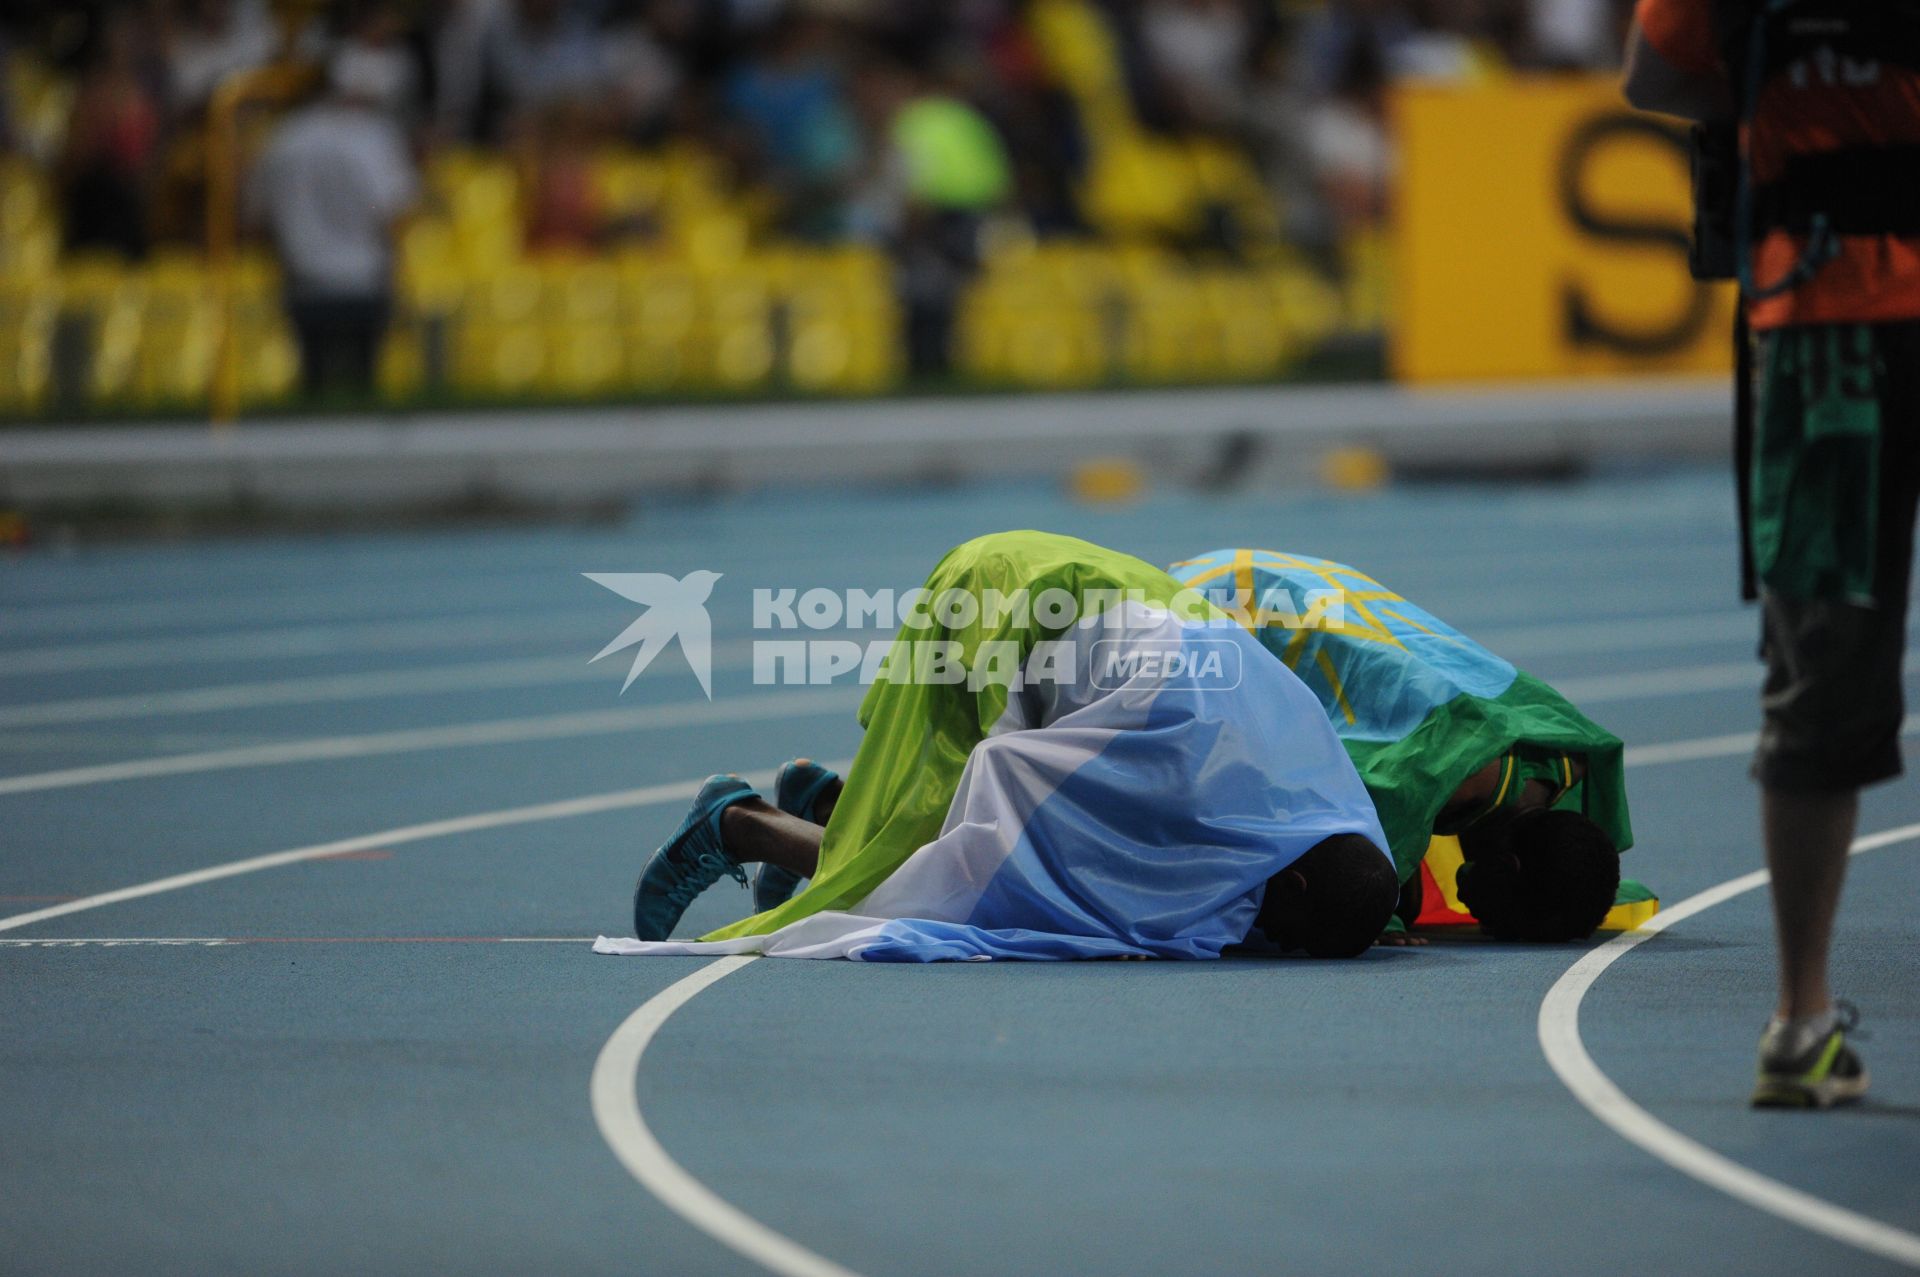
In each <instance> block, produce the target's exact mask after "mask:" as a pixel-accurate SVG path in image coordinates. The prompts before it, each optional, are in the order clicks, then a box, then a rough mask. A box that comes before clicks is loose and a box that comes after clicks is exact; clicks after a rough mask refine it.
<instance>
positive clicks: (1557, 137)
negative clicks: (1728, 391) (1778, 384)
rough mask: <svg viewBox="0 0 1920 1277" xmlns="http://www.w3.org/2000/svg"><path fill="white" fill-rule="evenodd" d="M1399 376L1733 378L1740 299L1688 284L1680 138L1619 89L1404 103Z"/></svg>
mask: <svg viewBox="0 0 1920 1277" xmlns="http://www.w3.org/2000/svg"><path fill="white" fill-rule="evenodd" d="M1395 124H1396V136H1397V138H1398V143H1399V149H1400V157H1401V158H1400V165H1401V176H1400V182H1399V186H1398V195H1397V202H1396V207H1395V234H1394V242H1395V250H1396V251H1395V254H1394V257H1395V262H1394V275H1395V278H1396V280H1397V284H1396V290H1397V292H1396V297H1395V301H1396V306H1395V316H1394V326H1393V330H1392V346H1393V355H1392V358H1393V367H1394V373H1395V375H1396V376H1398V377H1400V378H1402V379H1404V380H1407V381H1416V382H1434V381H1460V380H1492V379H1500V378H1510V377H1581V376H1602V375H1607V374H1623V373H1709V372H1728V371H1730V370H1731V367H1732V339H1731V336H1730V332H1731V326H1732V323H1733V306H1734V302H1735V298H1734V290H1733V289H1732V287H1731V286H1730V285H1721V284H1715V285H1706V284H1700V283H1698V282H1696V281H1695V280H1694V279H1693V278H1692V277H1691V276H1689V275H1688V273H1687V233H1688V226H1689V225H1690V223H1691V220H1692V200H1691V195H1690V193H1689V190H1688V179H1687V173H1688V158H1687V143H1686V134H1685V131H1684V130H1683V129H1682V128H1681V127H1680V126H1679V125H1677V124H1675V123H1674V122H1672V121H1668V120H1662V119H1659V118H1657V117H1655V116H1650V115H1645V114H1642V113H1640V112H1637V111H1633V110H1630V109H1629V108H1627V107H1626V106H1625V104H1624V103H1623V102H1622V101H1621V98H1620V89H1619V85H1618V83H1617V82H1616V81H1614V80H1613V79H1612V78H1610V77H1591V78H1589V77H1576V78H1540V79H1525V78H1523V79H1519V80H1514V81H1510V82H1507V83H1503V84H1499V85H1494V86H1475V87H1461V88H1442V87H1420V88H1408V89H1404V90H1402V91H1401V92H1400V93H1399V94H1398V96H1397V98H1396V101H1395Z"/></svg>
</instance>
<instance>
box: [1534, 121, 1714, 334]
mask: <svg viewBox="0 0 1920 1277" xmlns="http://www.w3.org/2000/svg"><path fill="white" fill-rule="evenodd" d="M1633 143H1639V144H1643V145H1644V144H1648V143H1651V144H1652V145H1653V146H1655V147H1657V148H1660V149H1661V150H1664V151H1669V152H1671V153H1672V154H1673V156H1674V158H1675V159H1676V160H1678V161H1679V163H1680V164H1681V166H1682V167H1683V168H1684V167H1686V166H1687V165H1688V163H1689V159H1688V154H1687V140H1686V135H1685V134H1683V133H1682V132H1681V131H1680V130H1679V129H1678V128H1675V127H1673V126H1671V125H1666V124H1662V123H1660V122H1659V121H1657V120H1653V119H1649V118H1648V117H1646V116H1642V115H1633V114H1630V113H1628V112H1625V111H1619V112H1611V113H1608V114H1604V115H1596V116H1594V117H1592V118H1590V119H1588V120H1586V121H1585V122H1584V123H1582V124H1581V125H1580V127H1579V128H1577V129H1575V130H1574V131H1573V133H1572V135H1571V136H1570V137H1568V139H1567V142H1566V145H1565V147H1564V148H1563V149H1562V150H1561V152H1560V206H1561V208H1562V209H1563V210H1564V211H1565V212H1566V215H1567V218H1568V219H1569V220H1570V221H1572V223H1573V224H1574V226H1575V228H1576V229H1577V230H1578V231H1579V232H1580V234H1581V235H1583V236H1587V237H1590V238H1593V239H1597V240H1602V241H1605V242H1607V243H1610V244H1619V245H1633V246H1638V247H1643V248H1647V249H1654V248H1661V249H1666V250H1669V251H1670V252H1671V253H1672V255H1673V268H1674V270H1675V271H1677V272H1678V273H1679V274H1680V276H1681V277H1682V278H1685V279H1687V280H1688V281H1689V282H1690V283H1691V284H1692V287H1691V289H1690V290H1689V291H1688V294H1687V296H1688V300H1687V304H1686V308H1685V309H1684V310H1683V311H1681V313H1680V314H1678V315H1676V316H1674V318H1673V319H1672V321H1671V322H1669V323H1665V324H1659V325H1655V326H1650V327H1631V328H1630V327H1627V326H1624V325H1621V324H1618V323H1614V322H1611V321H1608V320H1607V319H1605V318H1604V317H1602V316H1601V315H1599V314H1598V313H1596V311H1595V310H1594V307H1593V303H1592V302H1591V301H1590V300H1589V298H1588V295H1587V293H1586V290H1584V289H1583V288H1582V287H1581V286H1580V284H1579V283H1578V282H1577V281H1568V282H1567V283H1566V284H1564V285H1562V287H1561V298H1562V300H1561V314H1562V316H1563V322H1564V323H1565V325H1566V339H1567V342H1568V343H1569V344H1570V345H1572V346H1575V347H1581V346H1588V347H1593V346H1597V347H1600V348H1601V349H1604V350H1611V351H1615V352H1617V353H1619V354H1623V355H1637V356H1648V355H1664V354H1668V353H1670V352H1673V351H1678V350H1684V349H1686V348H1687V347H1688V346H1690V345H1692V344H1693V343H1694V342H1695V341H1696V340H1698V339H1699V337H1700V334H1701V330H1702V329H1703V328H1704V327H1705V325H1706V323H1707V321H1708V319H1709V317H1710V316H1711V315H1712V313H1713V294H1712V292H1711V290H1710V289H1709V288H1708V287H1707V286H1706V285H1705V284H1702V283H1699V282H1698V281H1695V280H1693V278H1692V276H1691V274H1689V272H1688V270H1687V244H1688V228H1687V227H1686V226H1685V225H1684V224H1679V223H1674V222H1669V221H1662V220H1660V219H1658V218H1653V217H1645V216H1634V215H1632V214H1628V213H1610V212H1607V211H1606V210H1603V209H1596V208H1594V207H1592V205H1591V204H1590V203H1589V202H1588V200H1587V195H1586V190H1585V186H1584V183H1583V181H1582V179H1583V177H1584V176H1585V173H1586V171H1587V168H1588V166H1589V165H1591V164H1592V163H1593V162H1594V160H1595V158H1596V157H1597V156H1598V155H1599V154H1600V152H1601V151H1602V150H1603V149H1604V148H1606V147H1608V146H1613V145H1622V144H1633Z"/></svg>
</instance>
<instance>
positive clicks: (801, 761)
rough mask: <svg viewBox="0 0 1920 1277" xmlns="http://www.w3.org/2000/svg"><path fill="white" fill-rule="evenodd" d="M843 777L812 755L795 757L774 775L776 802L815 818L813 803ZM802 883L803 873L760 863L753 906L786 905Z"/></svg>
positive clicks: (794, 813)
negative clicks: (825, 766)
mask: <svg viewBox="0 0 1920 1277" xmlns="http://www.w3.org/2000/svg"><path fill="white" fill-rule="evenodd" d="M839 779H840V774H839V773H838V772H833V771H828V770H827V769H826V768H824V767H822V766H821V765H820V764H819V763H816V762H814V761H813V760H812V759H810V758H795V759H792V760H790V761H788V762H785V763H782V764H781V765H780V770H779V772H777V773H776V774H775V775H774V778H773V805H774V806H776V807H778V808H779V809H780V810H781V811H784V812H786V813H787V814H788V815H789V816H798V817H800V819H802V820H806V821H812V820H813V804H814V803H815V802H816V801H817V800H818V799H819V797H820V793H821V791H822V790H824V789H826V787H827V786H828V785H831V784H832V783H833V782H834V781H836V780H839ZM799 885H800V875H799V874H797V873H795V872H793V870H791V869H782V868H780V866H778V865H761V866H760V872H759V873H757V874H755V875H754V877H753V908H754V912H756V913H765V912H766V911H767V910H769V909H773V908H776V907H777V906H780V905H783V904H785V903H786V902H787V901H788V899H789V898H791V897H792V895H793V889H794V888H795V887H798V886H799Z"/></svg>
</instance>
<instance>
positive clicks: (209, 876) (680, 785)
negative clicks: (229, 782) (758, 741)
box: [0, 759, 851, 931]
mask: <svg viewBox="0 0 1920 1277" xmlns="http://www.w3.org/2000/svg"><path fill="white" fill-rule="evenodd" d="M850 765H851V764H850V762H849V761H848V760H846V759H840V760H838V761H835V762H828V763H823V764H822V766H825V767H828V768H830V769H832V770H834V771H837V772H842V773H844V772H845V771H846V770H847V768H848V767H849V766H850ZM773 775H774V774H773V772H772V771H771V770H768V771H758V772H741V773H740V776H741V778H742V779H744V780H745V781H746V782H747V783H748V784H750V785H752V786H753V787H754V788H756V789H760V790H763V791H764V790H766V789H768V788H770V787H771V786H772V785H773ZM705 783H706V777H704V776H702V777H700V778H699V779H698V780H679V781H671V782H669V783H667V784H664V785H643V786H641V787H640V788H638V789H617V790H614V791H612V792H610V793H605V794H587V795H585V796H583V797H580V798H566V799H562V800H561V801H559V802H551V803H535V804H533V805H532V806H528V807H506V808H502V809H500V810H498V811H483V812H476V813H474V814H472V815H468V816H454V817H451V818H449V819H446V820H432V821H428V822H426V823H425V824H420V825H402V826H401V827H399V828H398V829H387V830H382V831H381V832H379V833H377V834H361V835H359V836H357V837H353V838H342V839H339V840H337V841H334V842H323V843H315V844H314V845H312V846H310V847H295V848H293V849H292V850H290V851H274V852H269V853H267V854H266V855H264V856H249V857H247V858H246V859H245V860H230V861H228V862H226V863H225V864H220V865H209V866H207V867H206V868H205V869H194V870H191V871H189V872H187V873H179V874H173V875H170V876H169V877H166V878H155V879H153V880H152V881H151V882H142V883H136V884H134V885H133V886H131V887H120V888H117V889H116V890H113V891H103V892H100V893H98V894H97V895H91V896H81V897H78V898H77V899H73V900H62V901H60V902H58V903H56V904H51V905H48V906H46V907H45V908H42V909H34V910H31V911H29V912H27V913H16V914H14V915H13V916H12V917H8V918H0V931H18V930H19V929H20V928H21V927H30V926H32V925H33V924H34V923H36V922H47V921H49V920H51V919H54V918H65V917H67V916H69V915H70V914H76V913H85V912H87V911H88V910H90V909H100V908H103V907H105V906H107V905H115V904H121V903H123V902H124V901H128V900H141V899H144V898H146V897H147V896H158V895H162V894H164V893H166V892H169V891H181V890H184V889H185V888H188V887H198V886H200V885H201V884H203V883H208V882H218V881H220V880H221V879H223V878H235V877H238V876H240V875H241V874H250V873H258V872H260V871H261V870H262V869H277V868H279V867H280V866H282V865H296V864H300V863H301V862H303V861H308V860H325V859H326V858H327V857H329V856H340V855H345V854H347V853H349V852H355V851H385V850H387V849H388V848H390V847H399V846H404V845H405V844H407V843H414V842H425V841H427V840H428V839H431V838H448V837H452V836H453V835H455V834H468V833H475V832H477V831H480V830H485V829H500V828H503V827H505V826H508V825H530V824H534V823H537V822H539V821H542V820H566V819H568V818H570V817H573V816H592V815H597V814H598V813H600V812H607V811H621V810H623V809H626V808H630V807H651V806H653V805H654V804H656V803H669V802H685V801H687V800H688V799H690V798H692V797H693V796H694V795H695V794H697V793H699V792H700V786H701V785H703V784H705Z"/></svg>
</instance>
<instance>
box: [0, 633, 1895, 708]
mask: <svg viewBox="0 0 1920 1277" xmlns="http://www.w3.org/2000/svg"><path fill="white" fill-rule="evenodd" d="M1905 670H1906V677H1908V678H1920V649H1915V650H1912V651H1909V652H1908V653H1907V654H1906V661H1905ZM1764 672H1765V671H1764V670H1763V669H1762V668H1761V666H1760V663H1759V662H1758V661H1753V660H1746V661H1727V662H1722V663H1717V664H1713V665H1686V666H1680V667H1677V668H1674V669H1664V670H1635V671H1634V672H1632V673H1630V674H1594V675H1589V676H1586V677H1575V678H1563V679H1559V680H1556V681H1555V682H1554V684H1553V688H1554V690H1555V691H1557V692H1559V693H1560V694H1561V695H1562V696H1564V697H1566V698H1567V699H1568V700H1570V701H1572V702H1573V703H1574V704H1576V705H1606V704H1610V703H1614V702H1618V701H1639V700H1654V699H1656V698H1658V697H1662V696H1690V695H1693V694H1694V693H1696V692H1724V691H1729V690H1734V689H1741V688H1747V689H1751V690H1753V691H1754V692H1755V693H1756V694H1758V692H1759V690H1760V680H1761V676H1762V674H1763V673H1764ZM5 721H6V719H5V715H4V712H0V724H4V723H5Z"/></svg>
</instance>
